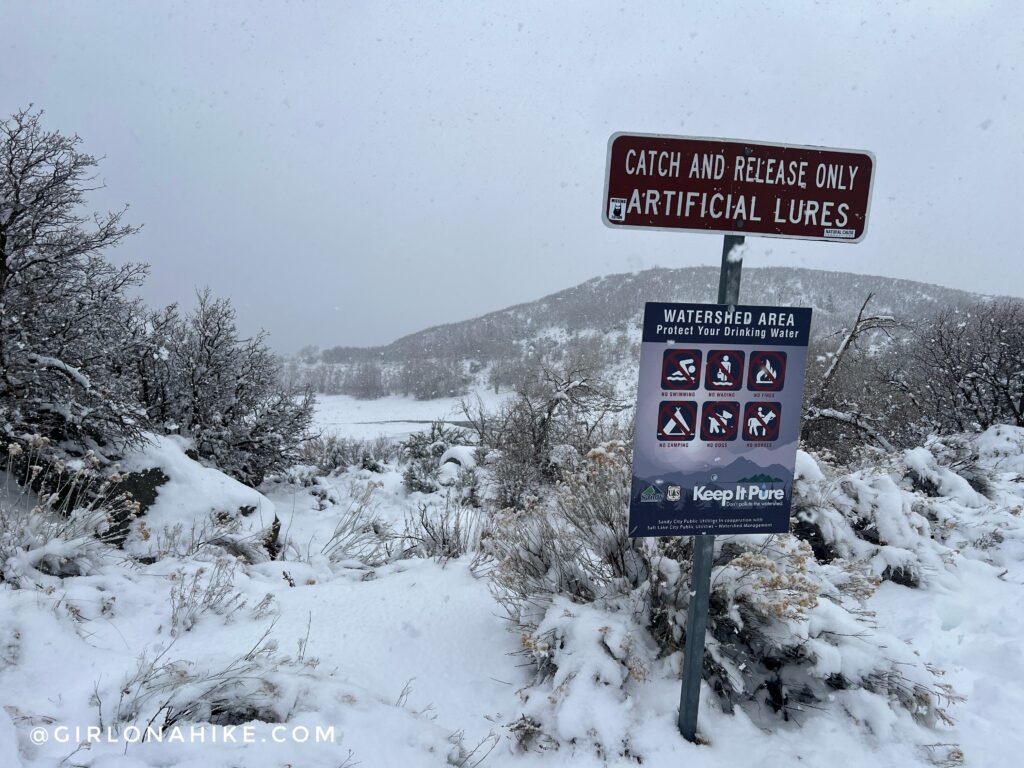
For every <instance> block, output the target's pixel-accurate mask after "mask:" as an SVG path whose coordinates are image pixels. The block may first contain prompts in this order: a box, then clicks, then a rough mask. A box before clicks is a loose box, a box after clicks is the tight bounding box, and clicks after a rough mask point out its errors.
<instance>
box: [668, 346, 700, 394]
mask: <svg viewBox="0 0 1024 768" xmlns="http://www.w3.org/2000/svg"><path fill="white" fill-rule="evenodd" d="M700 360H701V352H700V350H698V349H666V350H665V355H664V357H663V358H662V363H661V388H662V389H677V390H694V389H697V388H698V387H700Z"/></svg>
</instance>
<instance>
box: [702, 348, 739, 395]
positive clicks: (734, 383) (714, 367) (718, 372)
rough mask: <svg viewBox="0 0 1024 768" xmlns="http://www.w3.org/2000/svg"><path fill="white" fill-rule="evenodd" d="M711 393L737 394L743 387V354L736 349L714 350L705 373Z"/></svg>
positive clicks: (709, 356) (709, 354) (706, 385)
mask: <svg viewBox="0 0 1024 768" xmlns="http://www.w3.org/2000/svg"><path fill="white" fill-rule="evenodd" d="M704 386H705V388H706V389H707V390H708V391H709V392H716V391H717V392H735V391H736V390H738V389H739V388H740V387H741V386H743V353H742V352H740V351H739V350H736V349H712V350H711V351H710V352H708V365H707V369H706V370H705V372H704Z"/></svg>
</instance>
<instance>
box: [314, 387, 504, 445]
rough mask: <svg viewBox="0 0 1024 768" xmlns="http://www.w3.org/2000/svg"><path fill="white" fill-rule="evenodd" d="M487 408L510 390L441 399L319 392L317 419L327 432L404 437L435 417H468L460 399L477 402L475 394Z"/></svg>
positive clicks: (426, 424)
mask: <svg viewBox="0 0 1024 768" xmlns="http://www.w3.org/2000/svg"><path fill="white" fill-rule="evenodd" d="M477 397H479V398H480V402H482V403H483V406H484V407H485V408H486V409H487V410H493V409H494V408H496V407H497V406H498V404H500V403H501V402H503V401H505V400H506V399H508V397H509V394H508V393H507V392H502V393H500V394H495V393H494V391H493V390H486V389H485V390H479V391H477V392H475V393H474V394H473V396H472V397H471V398H461V397H447V398H441V399H438V400H416V399H415V398H412V397H401V396H398V395H389V396H387V397H382V398H379V399H377V400H357V399H356V398H354V397H350V396H348V395H317V399H316V410H315V421H316V424H317V426H318V427H319V428H320V429H321V430H323V432H324V433H325V434H333V435H341V436H344V437H349V438H355V439H361V440H367V439H372V438H375V437H377V436H379V435H385V436H387V437H392V438H398V439H401V438H403V437H408V436H409V435H410V434H412V433H413V432H419V431H420V430H422V429H424V428H425V427H426V426H429V424H430V422H432V421H438V420H440V421H455V422H461V421H464V420H465V416H464V415H463V414H462V411H461V409H460V404H461V402H462V401H463V400H464V399H465V400H466V401H467V402H471V403H475V402H476V398H477Z"/></svg>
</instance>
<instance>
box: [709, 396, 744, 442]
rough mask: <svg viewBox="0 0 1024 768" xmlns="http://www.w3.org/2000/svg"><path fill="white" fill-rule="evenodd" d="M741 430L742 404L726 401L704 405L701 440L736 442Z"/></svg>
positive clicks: (710, 402)
mask: <svg viewBox="0 0 1024 768" xmlns="http://www.w3.org/2000/svg"><path fill="white" fill-rule="evenodd" d="M739 429H740V404H739V403H737V402H735V401H732V400H726V401H724V402H716V401H714V400H709V401H708V402H706V403H704V408H703V410H702V411H701V415H700V439H701V440H708V441H719V440H735V439H736V435H737V434H739Z"/></svg>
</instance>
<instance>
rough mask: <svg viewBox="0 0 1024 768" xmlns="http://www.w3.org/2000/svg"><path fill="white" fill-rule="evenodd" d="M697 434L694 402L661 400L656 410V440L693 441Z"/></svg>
mask: <svg viewBox="0 0 1024 768" xmlns="http://www.w3.org/2000/svg"><path fill="white" fill-rule="evenodd" d="M696 434H697V403H696V401H694V400H663V401H662V403H661V405H660V406H659V408H658V439H659V440H668V441H671V442H683V441H686V440H693V438H694V436H695V435H696Z"/></svg>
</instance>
